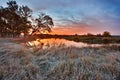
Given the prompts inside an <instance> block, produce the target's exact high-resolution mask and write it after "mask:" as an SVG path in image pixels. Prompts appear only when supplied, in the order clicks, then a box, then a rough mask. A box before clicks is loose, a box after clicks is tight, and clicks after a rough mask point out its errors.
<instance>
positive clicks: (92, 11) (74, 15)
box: [0, 0, 120, 34]
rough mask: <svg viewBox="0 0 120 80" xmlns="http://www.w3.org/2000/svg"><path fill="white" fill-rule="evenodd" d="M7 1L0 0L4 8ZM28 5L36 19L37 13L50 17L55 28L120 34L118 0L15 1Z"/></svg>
mask: <svg viewBox="0 0 120 80" xmlns="http://www.w3.org/2000/svg"><path fill="white" fill-rule="evenodd" d="M7 1H8V0H0V5H2V6H6V2H7ZM16 1H17V2H18V4H20V5H28V6H29V7H30V8H31V9H32V10H33V12H34V13H33V16H34V17H36V16H37V14H38V13H39V12H44V13H46V14H48V15H50V16H51V17H52V18H53V20H54V23H55V27H64V28H70V29H71V30H72V29H74V28H78V29H79V30H78V31H77V32H76V33H78V34H79V33H80V32H79V31H81V30H83V29H85V30H83V31H87V32H90V33H102V32H103V31H110V32H111V33H112V34H120V31H119V30H120V0H16Z"/></svg>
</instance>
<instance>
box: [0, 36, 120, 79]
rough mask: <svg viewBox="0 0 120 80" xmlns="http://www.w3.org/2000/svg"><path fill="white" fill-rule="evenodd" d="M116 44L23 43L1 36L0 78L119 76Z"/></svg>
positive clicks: (103, 77) (100, 77)
mask: <svg viewBox="0 0 120 80" xmlns="http://www.w3.org/2000/svg"><path fill="white" fill-rule="evenodd" d="M119 76H120V50H119V47H118V46H108V47H107V46H106V47H105V46H102V47H82V48H77V47H73V46H70V47H66V46H65V45H64V44H59V45H57V46H51V47H47V48H44V49H38V50H36V49H35V48H32V47H26V46H25V44H24V43H20V42H19V43H18V42H17V41H15V40H12V39H4V38H0V80H119Z"/></svg>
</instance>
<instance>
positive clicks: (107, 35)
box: [102, 31, 111, 37]
mask: <svg viewBox="0 0 120 80" xmlns="http://www.w3.org/2000/svg"><path fill="white" fill-rule="evenodd" d="M102 36H104V37H110V36H111V34H110V32H108V31H105V32H103V34H102Z"/></svg>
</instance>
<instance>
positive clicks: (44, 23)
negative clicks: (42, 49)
mask: <svg viewBox="0 0 120 80" xmlns="http://www.w3.org/2000/svg"><path fill="white" fill-rule="evenodd" d="M35 21H36V22H37V26H36V27H34V30H33V33H32V35H33V34H35V33H36V32H39V33H44V32H45V31H47V32H51V31H52V30H51V28H52V26H54V23H53V20H52V18H51V17H50V16H49V15H46V14H43V13H41V14H40V15H39V17H38V18H37V19H35Z"/></svg>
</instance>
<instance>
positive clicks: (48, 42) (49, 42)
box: [27, 38, 120, 48]
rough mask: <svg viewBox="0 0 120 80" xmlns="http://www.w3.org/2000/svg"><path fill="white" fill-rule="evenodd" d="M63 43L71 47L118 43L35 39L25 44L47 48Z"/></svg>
mask: <svg viewBox="0 0 120 80" xmlns="http://www.w3.org/2000/svg"><path fill="white" fill-rule="evenodd" d="M61 44H64V45H65V46H66V47H69V46H73V47H78V48H81V47H100V46H112V45H118V46H120V44H87V43H83V42H75V41H69V40H65V39H55V38H51V39H36V40H35V41H31V42H27V46H30V47H40V48H47V47H51V46H58V45H61Z"/></svg>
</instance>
